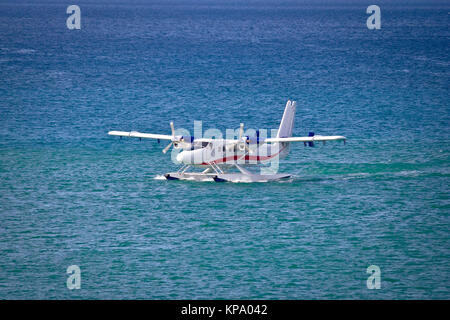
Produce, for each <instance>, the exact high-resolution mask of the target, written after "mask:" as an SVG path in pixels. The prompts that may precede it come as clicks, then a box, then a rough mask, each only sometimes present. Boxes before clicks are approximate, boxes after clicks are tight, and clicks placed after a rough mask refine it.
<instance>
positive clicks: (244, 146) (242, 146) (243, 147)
mask: <svg viewBox="0 0 450 320" xmlns="http://www.w3.org/2000/svg"><path fill="white" fill-rule="evenodd" d="M243 135H244V124H243V123H241V125H240V127H239V139H238V148H239V150H241V151H244V150H246V151H247V152H250V153H251V151H250V149H249V148H248V146H247V143H246V141H247V139H245V140H246V141H243V140H242V138H243Z"/></svg>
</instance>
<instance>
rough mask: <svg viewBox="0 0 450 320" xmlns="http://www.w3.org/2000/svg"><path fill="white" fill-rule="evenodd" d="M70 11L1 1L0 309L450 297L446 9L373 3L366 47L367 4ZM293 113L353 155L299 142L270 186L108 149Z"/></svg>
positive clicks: (149, 145)
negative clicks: (371, 281)
mask: <svg viewBox="0 0 450 320" xmlns="http://www.w3.org/2000/svg"><path fill="white" fill-rule="evenodd" d="M76 4H77V5H79V6H80V8H81V30H69V29H68V28H67V27H66V19H67V18H68V16H69V15H68V14H66V9H67V6H68V5H69V4H68V3H67V1H55V0H48V1H45V2H42V1H11V0H7V1H1V2H0V299H203V298H208V299H450V217H449V213H450V188H449V182H450V126H449V123H450V94H449V83H450V82H449V80H450V51H449V48H450V46H449V44H450V28H449V25H450V4H449V3H448V2H445V1H441V2H432V1H425V0H424V1H422V2H420V1H408V2H406V1H377V2H376V4H378V5H379V6H380V8H381V29H380V30H369V29H368V28H367V26H366V20H367V18H368V17H369V14H367V13H366V8H367V6H368V5H369V4H372V3H369V2H364V1H353V2H348V1H326V2H325V1H322V2H318V1H312V0H311V1H286V2H276V1H251V2H245V4H244V3H243V2H239V1H234V2H229V1H169V2H167V1H159V2H145V1H123V2H119V1H106V0H101V1H76ZM288 99H294V100H296V101H297V102H298V107H297V115H296V120H295V128H294V135H296V136H304V135H308V132H310V131H314V132H315V133H316V134H322V135H345V136H346V137H347V138H348V141H347V144H346V145H344V144H342V143H332V142H330V143H327V144H326V145H322V144H318V145H316V147H314V148H305V147H304V146H303V144H302V143H298V144H293V145H292V146H291V153H290V155H289V156H288V157H287V158H286V159H285V160H283V161H282V162H281V164H280V170H279V172H282V173H292V174H293V175H294V178H293V179H291V180H290V181H287V182H284V183H280V182H269V183H254V184H249V183H214V182H186V181H184V182H183V181H165V180H162V179H160V177H161V175H162V174H164V173H166V172H169V171H174V170H177V169H178V167H177V165H175V164H174V163H172V162H171V160H170V156H169V155H168V154H167V155H163V154H162V153H161V150H162V149H163V148H164V147H165V145H166V144H165V143H161V144H158V143H157V142H156V141H153V140H145V139H143V141H139V140H138V139H119V138H117V137H111V136H108V135H107V132H108V131H109V130H123V131H129V130H138V131H142V132H150V133H162V134H169V133H170V127H169V122H170V121H174V123H175V127H176V128H185V129H187V130H193V125H194V120H198V121H200V120H201V121H203V129H204V130H206V129H208V128H217V129H219V130H222V131H223V132H225V130H226V129H228V128H233V129H237V128H238V127H239V123H240V122H244V123H245V126H246V128H255V129H256V128H261V129H272V128H277V127H278V125H279V121H280V119H281V116H282V113H283V109H284V106H285V104H286V101H287V100H288ZM144 140H145V141H144ZM70 265H78V266H79V267H80V270H81V289H79V290H76V289H75V290H69V289H68V288H67V286H66V281H67V278H68V276H69V275H68V274H67V273H66V269H67V267H68V266H70ZM370 265H376V266H378V267H379V268H380V270H381V289H378V290H377V289H374V290H369V289H368V288H367V285H366V281H367V278H368V277H369V274H368V273H367V272H366V269H367V268H368V267H369V266H370Z"/></svg>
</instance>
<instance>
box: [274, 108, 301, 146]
mask: <svg viewBox="0 0 450 320" xmlns="http://www.w3.org/2000/svg"><path fill="white" fill-rule="evenodd" d="M296 107H297V102H295V101H291V100H288V102H287V103H286V108H285V109H284V113H283V118H282V119H281V123H280V128H279V129H278V133H277V138H288V137H291V136H292V129H293V128H294V117H295V109H296Z"/></svg>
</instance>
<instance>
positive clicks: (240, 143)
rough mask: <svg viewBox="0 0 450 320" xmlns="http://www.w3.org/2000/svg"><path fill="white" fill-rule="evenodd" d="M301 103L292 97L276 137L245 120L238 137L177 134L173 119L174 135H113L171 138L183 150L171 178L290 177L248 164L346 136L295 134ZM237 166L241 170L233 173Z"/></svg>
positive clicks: (248, 179) (120, 133) (247, 179)
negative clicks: (247, 130)
mask: <svg viewBox="0 0 450 320" xmlns="http://www.w3.org/2000/svg"><path fill="white" fill-rule="evenodd" d="M296 106H297V103H296V102H295V101H288V102H287V104H286V108H285V109H284V113H283V118H282V119H281V123H280V127H279V129H278V131H277V134H276V137H274V138H266V137H262V136H260V132H259V130H257V131H256V134H255V135H254V136H247V135H244V124H243V123H241V124H240V128H239V135H238V138H237V139H209V138H198V139H195V138H194V137H186V136H180V135H175V128H174V125H173V122H171V123H170V127H171V130H172V135H162V134H151V133H141V132H136V131H131V132H126V131H110V132H108V134H109V135H114V136H120V137H136V138H150V139H158V141H159V140H169V141H170V143H169V144H168V145H167V146H166V147H165V148H164V150H163V153H166V152H167V151H168V150H169V149H170V148H171V147H172V146H173V147H174V148H176V149H181V150H182V151H181V152H179V153H178V154H177V155H176V161H177V162H178V163H180V164H181V165H182V166H181V168H180V169H179V170H178V171H177V172H171V173H167V174H165V177H166V179H168V180H200V181H204V180H211V181H212V180H214V181H242V182H258V181H269V180H281V179H286V178H289V177H290V175H289V174H276V173H271V174H255V173H252V172H251V171H249V170H247V169H246V167H251V166H258V165H267V164H269V163H273V162H274V161H278V160H280V159H283V158H285V157H286V156H287V155H288V154H289V149H290V148H289V146H290V143H291V142H303V143H304V144H305V145H306V146H311V147H312V146H314V143H315V142H318V141H323V142H324V143H325V141H332V140H343V141H344V142H345V140H346V137H344V136H320V135H314V133H312V132H310V133H309V136H307V137H292V130H293V127H294V116H295V111H296ZM192 167H194V168H195V167H197V168H202V169H204V170H203V171H202V172H189V171H188V170H189V169H190V168H192ZM232 168H236V169H237V171H238V173H230V172H229V170H230V169H232Z"/></svg>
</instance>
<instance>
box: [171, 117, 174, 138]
mask: <svg viewBox="0 0 450 320" xmlns="http://www.w3.org/2000/svg"><path fill="white" fill-rule="evenodd" d="M170 129H171V130H172V137H175V127H174V126H173V121H170Z"/></svg>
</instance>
